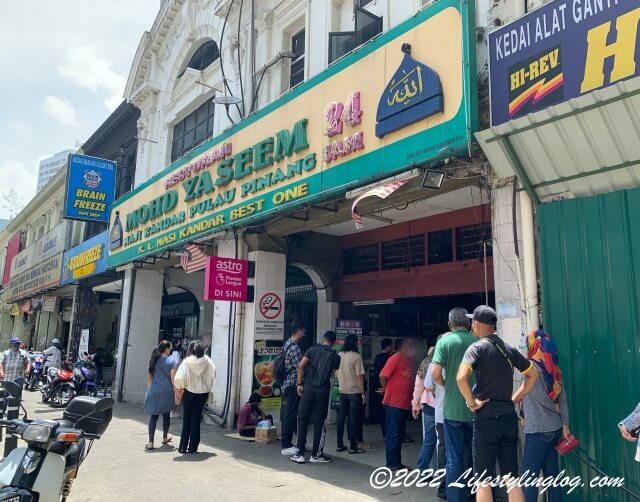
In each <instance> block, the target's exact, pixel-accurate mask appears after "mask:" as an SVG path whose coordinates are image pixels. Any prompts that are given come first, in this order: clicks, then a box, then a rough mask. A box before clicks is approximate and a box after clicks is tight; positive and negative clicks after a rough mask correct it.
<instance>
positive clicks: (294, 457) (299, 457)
mask: <svg viewBox="0 0 640 502" xmlns="http://www.w3.org/2000/svg"><path fill="white" fill-rule="evenodd" d="M291 461H292V462H295V463H296V464H304V463H305V459H304V455H300V454H297V455H292V456H291Z"/></svg>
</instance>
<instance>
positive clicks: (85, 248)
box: [60, 230, 109, 285]
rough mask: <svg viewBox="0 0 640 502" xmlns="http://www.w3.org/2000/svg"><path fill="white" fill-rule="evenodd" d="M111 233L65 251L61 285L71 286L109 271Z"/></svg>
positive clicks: (97, 236) (106, 232) (99, 235)
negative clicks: (108, 258) (108, 246)
mask: <svg viewBox="0 0 640 502" xmlns="http://www.w3.org/2000/svg"><path fill="white" fill-rule="evenodd" d="M108 234H109V231H108V230H105V231H104V232H102V233H100V234H98V235H96V236H94V237H92V238H91V239H89V240H86V241H84V242H83V243H82V244H80V245H78V246H76V247H74V248H72V249H70V250H69V251H65V253H64V258H63V260H62V277H61V278H60V284H61V285H64V284H70V283H72V282H76V281H78V280H80V279H84V278H86V277H91V276H92V275H96V274H100V273H102V272H104V271H105V270H107V238H108Z"/></svg>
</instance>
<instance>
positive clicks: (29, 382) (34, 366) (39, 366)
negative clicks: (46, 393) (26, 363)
mask: <svg viewBox="0 0 640 502" xmlns="http://www.w3.org/2000/svg"><path fill="white" fill-rule="evenodd" d="M46 362H47V356H45V355H44V354H39V353H36V354H33V355H32V356H31V371H30V372H29V375H27V378H26V379H25V382H24V388H25V389H29V390H30V391H31V392H33V391H34V390H35V388H36V386H38V388H40V387H42V386H43V385H45V384H46V381H47V379H46V376H45V363H46Z"/></svg>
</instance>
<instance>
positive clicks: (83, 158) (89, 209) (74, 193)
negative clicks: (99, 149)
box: [64, 153, 117, 223]
mask: <svg viewBox="0 0 640 502" xmlns="http://www.w3.org/2000/svg"><path fill="white" fill-rule="evenodd" d="M116 166H117V164H116V163H115V162H113V161H112V160H105V159H99V158H97V157H89V156H88V155H78V154H75V153H72V154H70V155H69V169H68V171H67V190H66V192H65V203H64V217H65V218H67V219H69V220H81V221H101V222H105V223H106V222H108V221H109V216H110V215H111V204H112V203H113V199H114V197H115V190H116Z"/></svg>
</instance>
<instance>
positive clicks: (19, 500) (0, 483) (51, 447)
mask: <svg viewBox="0 0 640 502" xmlns="http://www.w3.org/2000/svg"><path fill="white" fill-rule="evenodd" d="M10 384H12V385H14V386H15V387H18V386H17V385H16V384H14V383H13V382H0V386H2V388H4V389H6V390H7V391H9V392H10V393H11V394H12V395H16V394H15V393H14V391H13V390H11V388H10V387H11V385H10ZM113 404H114V403H113V399H111V398H103V399H98V398H94V397H88V396H82V397H77V398H75V399H73V400H72V401H71V402H70V403H69V406H68V407H67V409H66V410H65V412H64V415H63V419H62V420H39V419H38V420H29V419H28V418H27V413H26V411H25V414H24V417H23V419H22V420H20V419H15V420H0V427H2V428H4V429H6V430H7V433H8V434H10V435H12V436H15V437H19V438H21V439H22V440H23V441H25V442H26V443H27V447H26V448H16V449H14V450H12V451H11V452H10V453H9V455H8V456H7V457H6V458H5V459H4V460H3V461H2V462H1V463H0V502H36V501H37V502H65V501H66V500H67V497H68V496H69V493H70V492H71V486H72V484H73V481H74V480H75V478H76V477H77V475H78V469H79V468H80V465H82V462H83V461H84V459H85V458H86V457H87V455H88V454H89V451H90V450H91V447H92V445H93V441H94V440H95V439H100V437H101V436H102V434H104V432H105V431H106V429H107V427H108V425H109V423H110V422H111V417H112V412H113ZM23 409H24V408H23ZM87 441H88V445H87Z"/></svg>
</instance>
